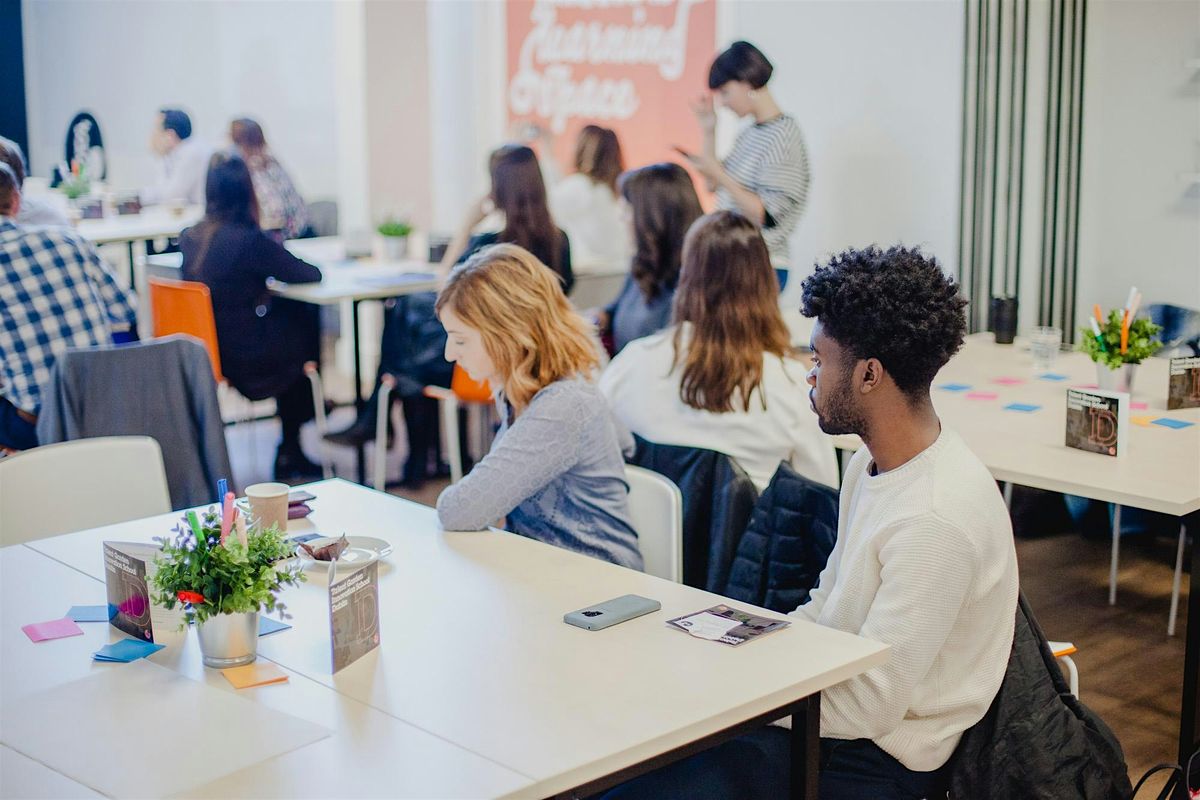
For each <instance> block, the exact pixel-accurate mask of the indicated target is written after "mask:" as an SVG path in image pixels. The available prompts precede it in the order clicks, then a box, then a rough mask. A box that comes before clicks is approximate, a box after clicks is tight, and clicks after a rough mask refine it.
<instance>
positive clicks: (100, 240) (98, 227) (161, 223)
mask: <svg viewBox="0 0 1200 800" xmlns="http://www.w3.org/2000/svg"><path fill="white" fill-rule="evenodd" d="M203 217H204V207H203V206H199V205H195V206H185V207H184V208H183V209H181V210H180V211H179V212H178V213H176V212H173V211H171V210H169V209H168V208H167V207H165V206H147V207H145V208H143V209H142V210H141V212H140V213H138V214H127V215H124V216H121V215H112V216H107V217H103V218H101V219H82V220H80V221H79V224H78V225H76V230H78V231H79V233H80V234H81V235H82V236H83V237H84V238H85V239H87V240H88V241H90V242H92V243H93V244H119V243H122V242H123V243H124V244H125V245H126V247H127V250H128V253H129V288H130V289H131V290H133V291H136V290H137V285H136V282H135V280H134V277H135V276H134V263H135V262H134V256H133V245H134V243H135V242H140V241H146V240H148V239H160V238H164V237H175V236H178V235H179V234H180V233H181V232H182V231H183V229H184V228H187V227H190V226H192V225H195V224H196V223H197V222H199V221H200V220H201V219H202V218H203Z"/></svg>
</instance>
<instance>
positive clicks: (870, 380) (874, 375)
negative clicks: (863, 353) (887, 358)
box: [859, 358, 884, 394]
mask: <svg viewBox="0 0 1200 800" xmlns="http://www.w3.org/2000/svg"><path fill="white" fill-rule="evenodd" d="M861 369H862V378H861V379H860V380H859V391H860V392H861V393H862V394H869V393H870V392H873V391H875V390H876V389H878V388H879V387H880V386H882V385H883V375H884V373H883V363H882V362H881V361H880V360H879V359H878V358H868V359H865V360H864V361H863V362H862V366H861Z"/></svg>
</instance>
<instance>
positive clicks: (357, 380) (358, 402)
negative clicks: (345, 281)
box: [350, 300, 367, 486]
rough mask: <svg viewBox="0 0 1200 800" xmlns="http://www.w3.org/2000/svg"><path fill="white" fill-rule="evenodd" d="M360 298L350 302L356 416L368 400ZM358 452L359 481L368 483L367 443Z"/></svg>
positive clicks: (363, 483) (358, 448) (359, 447)
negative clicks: (359, 317) (359, 316)
mask: <svg viewBox="0 0 1200 800" xmlns="http://www.w3.org/2000/svg"><path fill="white" fill-rule="evenodd" d="M358 304H359V301H358V300H353V301H351V303H350V319H351V325H353V326H354V334H353V340H354V418H355V419H358V416H359V415H360V414H362V411H363V408H365V407H366V405H367V402H366V399H365V398H364V397H363V392H362V343H361V342H360V341H359V333H358ZM355 449H356V450H357V451H358V453H357V455H358V482H359V483H360V484H362V485H364V486H365V485H366V483H367V454H366V450H365V445H363V444H362V443H361V442H360V443H359V444H358V446H357V447H356V448H355Z"/></svg>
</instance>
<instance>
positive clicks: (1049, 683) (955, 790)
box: [949, 595, 1133, 800]
mask: <svg viewBox="0 0 1200 800" xmlns="http://www.w3.org/2000/svg"><path fill="white" fill-rule="evenodd" d="M949 769H950V797H952V798H955V800H974V798H979V797H987V798H994V800H1008V799H1009V798H1011V799H1012V800H1076V798H1078V799H1079V800H1111V799H1112V798H1127V797H1129V796H1130V795H1131V794H1132V793H1133V788H1132V787H1131V786H1130V784H1129V776H1128V770H1127V768H1126V766H1125V755H1124V753H1123V752H1122V751H1121V744H1120V742H1118V741H1117V737H1116V736H1115V735H1113V732H1112V731H1111V730H1109V728H1108V726H1107V725H1105V724H1104V721H1103V720H1101V719H1100V717H1098V716H1096V714H1095V713H1094V712H1093V711H1092V710H1091V709H1089V708H1088V707H1087V706H1085V705H1083V703H1080V702H1079V700H1078V699H1077V698H1076V697H1075V696H1074V695H1072V694H1071V692H1070V689H1069V688H1068V687H1067V683H1066V681H1065V680H1064V679H1063V676H1062V671H1061V670H1060V669H1059V667H1058V663H1057V661H1056V659H1055V658H1054V656H1053V655H1052V654H1051V652H1050V645H1049V644H1047V642H1046V637H1045V635H1044V634H1043V633H1042V629H1041V628H1040V627H1039V626H1038V624H1037V620H1036V619H1034V617H1033V612H1032V611H1031V610H1030V609H1029V605H1028V603H1026V601H1025V596H1024V595H1021V596H1020V599H1019V600H1018V603H1017V625H1016V629H1015V631H1014V633H1013V649H1012V655H1011V656H1010V657H1009V660H1008V670H1007V672H1005V674H1004V682H1003V683H1001V684H1000V691H999V692H997V694H996V698H995V700H993V701H992V705H991V708H989V709H988V712H987V714H986V715H984V717H983V719H982V720H980V721H979V722H978V723H976V724H975V725H974V727H971V728H968V729H967V730H966V732H964V733H963V737H962V740H961V741H960V742H959V744H958V749H956V750H955V751H954V755H953V756H952V757H951V759H950V767H949Z"/></svg>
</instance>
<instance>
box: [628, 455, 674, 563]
mask: <svg viewBox="0 0 1200 800" xmlns="http://www.w3.org/2000/svg"><path fill="white" fill-rule="evenodd" d="M625 481H626V482H627V483H628V484H629V514H630V516H631V517H632V518H633V527H634V530H636V531H637V535H638V547H639V548H640V549H641V551H642V561H643V562H644V563H645V569H646V573H647V574H649V575H654V576H657V577H659V578H666V579H667V580H669V581H674V582H675V583H679V582H680V581H681V580H683V495H682V494H681V493H680V491H679V487H678V486H676V485H675V484H674V482H672V481H671V480H670V479H669V478H667V477H666V476H664V475H660V474H658V473H657V472H653V471H651V470H648V469H643V468H642V467H635V466H633V465H632V464H626V465H625Z"/></svg>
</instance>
